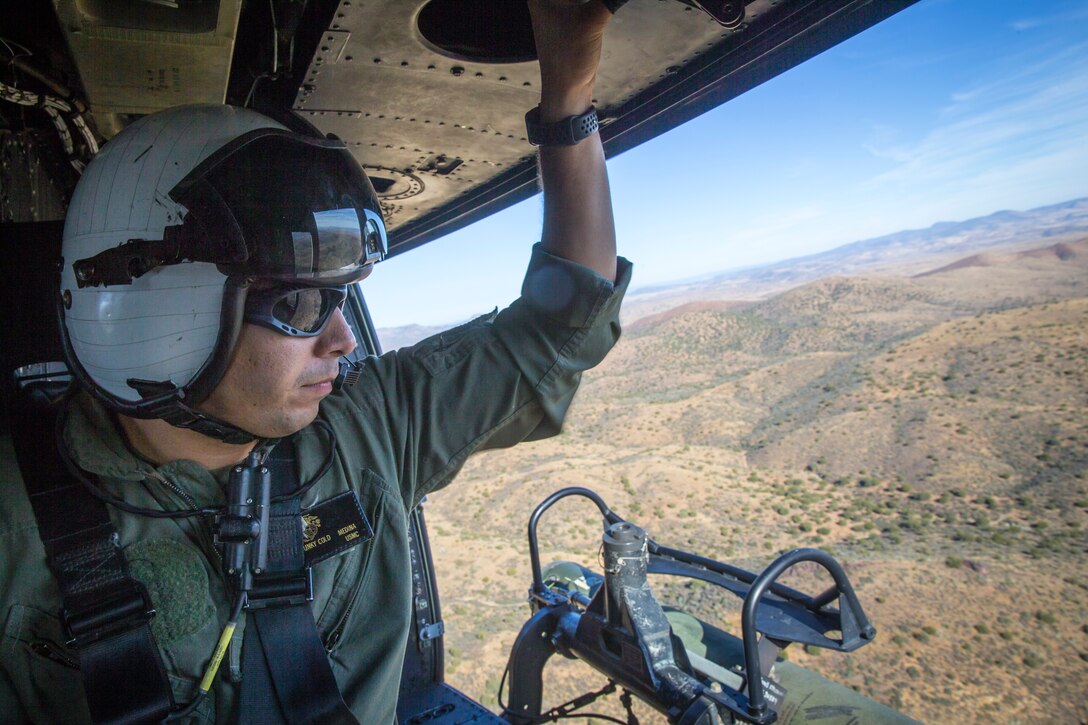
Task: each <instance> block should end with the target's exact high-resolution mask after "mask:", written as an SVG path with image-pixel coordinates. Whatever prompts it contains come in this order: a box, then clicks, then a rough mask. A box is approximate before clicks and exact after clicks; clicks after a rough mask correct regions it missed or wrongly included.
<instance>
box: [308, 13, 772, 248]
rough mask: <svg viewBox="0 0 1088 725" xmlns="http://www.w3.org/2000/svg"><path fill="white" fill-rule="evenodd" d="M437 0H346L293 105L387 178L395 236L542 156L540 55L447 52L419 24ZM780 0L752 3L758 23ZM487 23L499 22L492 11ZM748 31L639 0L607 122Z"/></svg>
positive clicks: (605, 65)
mask: <svg viewBox="0 0 1088 725" xmlns="http://www.w3.org/2000/svg"><path fill="white" fill-rule="evenodd" d="M426 5H427V2H424V1H423V0H416V1H415V2H405V1H404V0H398V1H397V2H385V3H376V2H367V3H363V2H360V1H359V0H343V1H342V2H341V3H340V5H339V7H338V9H337V11H336V15H335V19H334V22H333V24H332V25H331V26H330V28H329V30H328V31H327V32H326V33H325V35H324V36H323V37H322V42H321V43H320V44H319V46H318V49H317V52H316V53H315V55H314V57H313V59H312V61H311V63H310V66H309V68H308V72H307V73H306V76H305V80H304V81H303V83H302V86H301V87H300V89H299V93H298V95H297V97H296V100H295V106H294V107H295V110H296V111H298V112H299V113H301V114H302V115H303V116H304V117H305V118H306V119H307V120H308V121H310V122H311V123H313V124H314V125H315V126H317V127H318V128H319V129H320V130H321V131H323V132H325V133H332V134H335V135H336V136H338V137H340V138H342V139H344V140H345V141H346V142H348V143H349V145H350V146H351V147H352V150H353V152H354V153H355V155H356V157H357V158H358V159H359V161H360V162H361V163H362V164H363V165H364V166H365V167H366V168H367V171H368V173H370V174H371V175H372V176H373V177H374V178H375V180H376V186H377V187H378V189H379V193H380V194H381V195H382V197H383V204H384V207H385V208H384V210H385V212H386V216H387V223H388V224H389V227H390V230H391V233H392V236H393V238H394V240H396V239H397V236H398V235H397V230H398V228H400V227H402V226H403V225H404V224H405V223H406V222H408V221H410V220H413V219H418V218H419V217H421V216H424V215H427V214H429V213H432V212H434V211H435V210H437V209H439V208H441V207H443V206H444V205H447V204H449V203H450V202H451V201H452V200H454V199H457V198H458V197H461V196H462V195H464V194H465V192H466V191H469V190H471V189H474V188H477V187H479V186H481V185H487V184H489V183H494V182H495V181H496V180H497V179H501V177H502V176H503V175H504V174H507V173H509V172H511V171H512V170H516V169H522V170H524V169H525V167H526V166H529V167H530V168H531V166H532V164H533V163H534V152H533V149H532V147H530V146H529V145H528V143H527V141H526V139H525V124H524V115H525V112H526V111H527V110H529V109H530V108H532V107H533V106H535V105H536V104H537V102H538V100H539V82H540V76H539V72H538V70H537V66H536V63H535V61H532V60H526V61H522V62H500V63H493V62H480V61H474V60H469V59H466V58H465V57H463V56H461V57H458V55H457V54H455V53H449V52H442V51H440V50H439V49H438V48H437V47H436V45H434V44H433V43H431V42H428V40H427V39H426V38H425V37H424V36H423V34H422V33H421V31H420V23H419V18H420V14H421V12H422V11H423V10H424V7H425V6H426ZM771 5H772V3H771V0H758V1H757V2H753V3H751V4H750V5H749V6H748V10H747V12H748V20H749V22H758V21H759V18H760V16H761V14H762V13H763V11H764V10H766V9H767V8H769V7H770V6H771ZM479 22H480V23H481V24H487V23H488V22H489V19H488V18H487V17H486V14H483V16H482V17H480V18H479ZM746 30H747V28H746V27H742V28H740V29H737V30H728V29H725V28H723V27H722V26H720V25H718V24H717V23H716V22H715V21H714V20H713V19H712V18H710V16H709V15H707V14H705V13H703V12H701V11H698V10H696V9H693V8H692V7H691V6H688V5H684V4H682V3H680V2H677V1H676V0H631V2H629V3H628V4H627V5H625V6H624V7H623V8H622V9H621V10H620V12H619V13H617V15H616V17H615V19H614V20H613V22H612V24H611V25H610V27H609V30H608V35H607V37H606V43H605V49H604V53H603V58H602V64H601V69H600V73H599V77H598V82H597V98H596V99H595V103H596V105H597V107H598V111H599V115H600V117H601V119H602V122H603V123H605V124H607V123H608V121H609V120H610V119H612V118H615V117H616V116H618V115H619V114H620V113H621V112H622V109H623V108H624V105H625V104H627V103H629V102H630V101H631V100H632V99H633V98H634V97H635V96H636V95H637V94H638V93H639V92H641V91H643V90H644V89H646V88H647V87H648V86H651V85H652V84H654V83H657V82H659V81H661V80H662V79H665V78H666V77H667V76H669V75H670V74H673V73H677V72H679V71H680V69H681V68H682V67H683V66H684V65H686V64H688V63H689V62H691V61H692V60H693V59H697V58H698V57H699V56H700V55H702V54H703V53H705V52H707V51H709V50H711V49H713V48H714V47H716V46H718V45H720V44H721V43H723V42H724V41H726V40H727V39H728V38H730V37H731V36H733V35H736V34H743V33H744V32H746Z"/></svg>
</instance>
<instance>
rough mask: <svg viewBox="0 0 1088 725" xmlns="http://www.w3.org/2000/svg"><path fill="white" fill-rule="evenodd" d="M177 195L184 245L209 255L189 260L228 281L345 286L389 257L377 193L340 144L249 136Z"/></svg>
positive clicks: (281, 135) (275, 134) (264, 133)
mask: <svg viewBox="0 0 1088 725" xmlns="http://www.w3.org/2000/svg"><path fill="white" fill-rule="evenodd" d="M171 196H172V197H173V198H174V199H175V200H176V201H177V202H178V203H180V204H181V205H183V206H185V207H186V209H187V210H188V215H187V216H186V218H185V223H184V225H183V226H185V227H187V228H188V230H187V232H186V233H184V234H183V235H182V236H183V238H184V239H186V240H187V241H189V242H190V244H189V246H194V244H193V242H196V243H195V246H197V247H204V249H202V250H194V252H195V255H194V256H189V258H190V259H197V258H198V257H205V259H204V260H202V261H214V262H216V263H217V264H219V265H220V267H221V268H222V269H223V271H224V272H226V273H228V274H241V275H246V276H251V277H257V278H265V279H276V280H282V281H287V282H290V281H298V282H304V283H309V284H346V283H348V282H352V281H355V280H358V279H361V278H362V277H364V276H365V275H366V273H367V272H368V271H369V268H370V265H372V264H373V263H375V262H377V261H378V260H380V259H382V258H383V257H384V256H385V253H386V250H387V248H388V240H387V237H386V231H385V224H384V223H383V222H382V218H381V214H380V211H379V206H378V201H377V197H376V195H375V194H374V189H373V187H372V186H371V185H370V181H369V180H368V179H367V177H366V175H365V174H364V173H363V171H362V169H361V168H360V167H359V165H358V163H356V162H355V160H354V159H353V158H352V157H351V155H350V153H349V152H348V150H347V149H346V147H345V146H344V145H343V144H342V143H341V142H339V141H325V140H323V139H311V138H307V137H304V136H299V135H297V134H291V133H288V132H283V131H277V130H273V129H262V130H259V131H255V132H251V133H249V134H246V135H244V136H241V137H239V138H238V139H236V140H235V141H234V142H232V143H231V144H228V145H227V146H225V147H224V148H222V149H220V150H219V151H218V152H216V153H215V154H213V155H212V156H211V157H209V158H208V159H207V160H205V161H204V163H202V164H200V165H199V166H198V167H197V168H196V169H194V170H193V172H192V173H190V174H189V175H188V176H187V177H186V178H185V179H184V180H182V181H181V182H180V183H179V184H178V185H177V186H176V187H175V188H174V189H173V190H172V191H171ZM190 217H191V218H190ZM197 240H200V241H197ZM208 257H211V258H210V259H209V258H208Z"/></svg>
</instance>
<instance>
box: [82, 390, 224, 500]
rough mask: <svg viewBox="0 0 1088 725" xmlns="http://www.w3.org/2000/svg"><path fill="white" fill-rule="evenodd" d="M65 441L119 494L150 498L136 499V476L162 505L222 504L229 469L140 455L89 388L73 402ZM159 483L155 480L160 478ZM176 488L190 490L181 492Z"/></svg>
mask: <svg viewBox="0 0 1088 725" xmlns="http://www.w3.org/2000/svg"><path fill="white" fill-rule="evenodd" d="M62 435H63V442H64V445H65V447H66V448H67V450H68V452H69V455H71V457H72V461H73V462H74V463H75V464H76V465H77V466H79V467H80V468H81V469H83V470H84V471H86V472H87V473H90V474H92V475H94V476H95V477H96V478H97V479H98V482H99V484H100V485H102V486H103V487H104V488H106V490H108V491H109V492H110V493H113V494H114V495H121V496H123V497H124V498H125V499H126V500H130V502H131V503H133V504H135V505H149V503H150V502H148V501H144V502H138V501H131V498H132V496H133V495H135V496H137V497H138V498H145V497H144V496H143V495H141V494H139V493H136V490H137V487H135V486H132V485H126V484H132V483H136V482H146V483H147V484H148V485H146V486H140V487H138V488H139V489H143V490H146V491H147V492H148V493H150V494H151V498H152V499H153V500H154V502H155V503H156V504H157V506H159V507H162V508H170V509H177V508H179V507H184V505H185V504H187V503H189V501H187V500H186V496H187V497H188V498H189V499H190V500H191V502H192V504H194V505H195V506H197V507H205V506H215V505H222V504H223V503H224V502H225V495H224V490H225V489H224V484H225V482H226V479H227V473H228V471H227V469H224V470H223V471H217V472H212V471H209V470H207V469H206V468H204V467H203V466H201V465H200V464H199V463H196V462H195V461H172V462H170V463H166V464H164V465H162V466H155V465H154V464H152V463H151V462H149V461H147V460H144V459H143V458H141V457H140V456H138V455H136V454H135V453H134V452H133V451H132V450H130V449H129V447H128V446H127V445H126V443H125V440H124V438H123V437H122V435H121V432H120V429H119V427H118V425H117V422H116V421H115V420H114V418H113V416H112V415H111V414H110V412H109V411H108V410H107V409H106V408H105V407H104V406H103V405H102V404H101V403H99V402H98V401H97V400H95V399H94V398H92V397H91V396H90V395H88V394H86V393H78V394H77V395H75V396H73V398H72V399H71V400H70V401H69V403H68V409H67V418H66V420H65V422H64V429H63V434H62ZM156 483H157V484H158V485H155V484H156ZM175 488H177V489H180V490H181V491H183V492H184V494H185V496H182V495H179V494H178V493H177V491H176V490H175Z"/></svg>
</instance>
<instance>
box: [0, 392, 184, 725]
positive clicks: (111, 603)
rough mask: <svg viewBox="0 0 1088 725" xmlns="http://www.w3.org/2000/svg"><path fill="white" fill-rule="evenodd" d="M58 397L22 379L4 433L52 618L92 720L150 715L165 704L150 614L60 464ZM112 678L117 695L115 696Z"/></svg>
mask: <svg viewBox="0 0 1088 725" xmlns="http://www.w3.org/2000/svg"><path fill="white" fill-rule="evenodd" d="M63 404H64V403H63V401H61V402H58V401H56V400H50V399H49V397H48V395H47V394H46V393H45V391H43V390H40V389H24V390H22V391H20V392H19V393H18V395H17V396H16V399H15V401H14V405H13V413H14V415H13V420H17V421H19V424H18V425H16V426H13V430H12V438H13V442H14V444H15V451H16V457H17V459H18V461H19V468H20V470H21V472H22V476H23V483H24V485H25V486H26V490H27V494H28V496H29V497H30V503H31V506H32V508H33V510H34V517H35V519H36V520H37V523H38V534H39V536H40V537H41V540H42V545H43V546H44V547H45V555H46V559H47V561H48V563H49V569H50V571H52V573H53V576H54V577H56V580H57V584H58V586H59V588H60V594H61V599H62V601H63V609H62V610H61V621H62V623H63V624H64V627H65V632H66V634H67V636H68V643H67V644H68V645H69V646H71V647H73V648H74V649H75V650H76V652H77V653H78V655H79V668H80V673H81V675H82V678H83V689H84V691H85V692H86V695H87V704H88V706H89V709H90V712H91V719H92V720H93V721H94V722H95V723H125V724H128V723H133V724H135V723H149V722H158V721H160V720H161V719H162V718H163V717H164V716H165V715H166V714H167V713H168V712H169V711H170V709H171V708H172V707H173V704H174V703H173V694H172V692H171V689H170V682H169V680H168V678H167V675H166V670H165V669H164V668H163V664H162V660H161V658H160V656H159V650H158V647H157V646H156V644H155V639H154V636H153V635H152V633H151V626H150V622H151V618H152V617H153V616H154V615H155V610H154V609H153V608H152V605H151V600H150V598H149V596H148V594H147V590H146V589H145V588H144V586H143V585H142V584H141V583H140V582H139V581H137V580H136V579H134V578H133V577H132V576H131V575H130V574H129V570H128V561H127V559H126V558H125V554H124V551H123V550H122V548H121V542H120V537H119V536H118V534H117V530H116V529H115V528H114V526H113V523H112V522H111V521H110V516H109V512H108V511H107V510H106V505H105V504H104V503H102V502H101V501H99V500H98V499H96V498H95V497H93V496H92V495H91V494H90V493H89V492H88V491H87V490H86V489H85V488H84V487H83V485H82V484H81V483H80V482H79V481H77V480H76V479H75V478H74V477H73V476H72V475H71V474H69V473H68V472H67V471H66V470H64V466H63V464H62V463H61V458H60V454H59V452H58V450H57V446H58V442H57V438H56V430H55V425H56V420H57V417H58V415H59V410H60V408H61V406H62V405H63ZM119 683H124V685H123V692H124V693H125V695H126V696H124V697H119V696H118V694H119V689H120V688H119Z"/></svg>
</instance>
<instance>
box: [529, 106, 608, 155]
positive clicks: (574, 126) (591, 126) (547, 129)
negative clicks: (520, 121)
mask: <svg viewBox="0 0 1088 725" xmlns="http://www.w3.org/2000/svg"><path fill="white" fill-rule="evenodd" d="M598 128H600V122H599V121H598V120H597V109H596V108H594V107H593V106H590V107H589V110H588V111H586V112H585V113H583V114H581V115H578V116H567V117H566V118H564V119H562V120H560V121H555V122H553V123H544V122H543V121H541V120H540V106H537V107H536V108H533V109H531V110H530V111H529V112H528V113H526V114H525V130H526V132H527V136H528V139H529V143H531V144H532V145H533V146H574V145H575V144H577V143H578V142H579V141H581V140H582V139H584V138H587V137H589V136H592V135H593V134H595V133H597V129H598Z"/></svg>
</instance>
